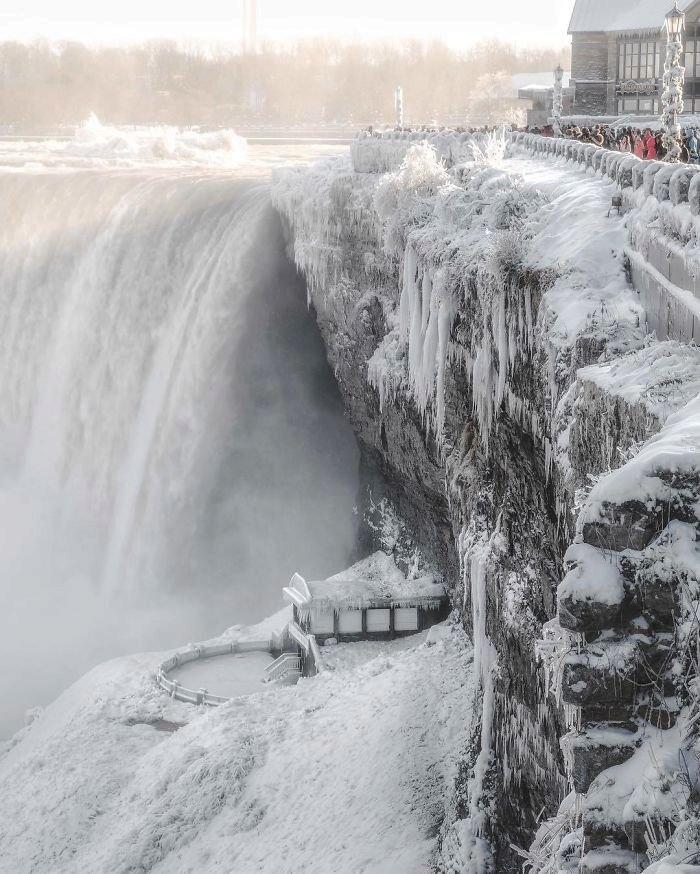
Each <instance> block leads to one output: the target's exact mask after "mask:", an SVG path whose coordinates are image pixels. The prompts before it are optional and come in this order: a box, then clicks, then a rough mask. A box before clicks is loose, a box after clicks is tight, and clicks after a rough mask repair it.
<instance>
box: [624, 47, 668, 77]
mask: <svg viewBox="0 0 700 874" xmlns="http://www.w3.org/2000/svg"><path fill="white" fill-rule="evenodd" d="M660 66H661V53H660V46H659V44H658V43H657V42H655V41H654V40H643V41H640V42H636V41H635V42H621V43H620V44H619V46H618V78H619V79H621V80H623V81H634V82H637V81H645V80H648V79H655V78H656V77H657V76H658V75H659V70H660Z"/></svg>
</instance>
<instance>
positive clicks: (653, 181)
mask: <svg viewBox="0 0 700 874" xmlns="http://www.w3.org/2000/svg"><path fill="white" fill-rule="evenodd" d="M508 136H509V137H510V139H511V141H512V143H513V145H514V146H515V147H516V148H521V149H525V150H526V151H528V152H530V153H531V154H533V155H537V156H541V157H551V158H564V159H565V160H566V161H567V162H569V163H571V164H572V165H576V164H578V165H580V166H581V167H585V168H590V169H592V170H593V172H594V173H596V174H597V175H598V176H601V177H607V178H608V179H610V180H611V181H613V182H616V183H617V184H618V185H619V186H620V188H621V189H622V190H623V192H624V191H625V189H629V190H630V191H637V190H638V189H640V188H643V189H644V194H645V195H647V196H652V195H653V196H654V197H656V198H657V200H659V201H670V202H671V204H673V205H674V206H678V205H680V204H683V203H688V204H690V209H691V212H692V214H693V215H700V167H698V166H694V165H692V164H668V163H666V162H665V161H645V160H644V159H642V158H638V157H637V156H636V155H630V154H629V153H628V152H613V151H611V150H610V149H605V148H602V147H600V146H595V145H593V144H592V143H581V142H579V141H578V140H567V139H559V138H553V137H543V136H539V135H538V134H524V133H514V134H508Z"/></svg>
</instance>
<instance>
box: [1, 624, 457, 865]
mask: <svg viewBox="0 0 700 874" xmlns="http://www.w3.org/2000/svg"><path fill="white" fill-rule="evenodd" d="M412 644H413V645H411V646H409V644H408V643H407V642H405V641H401V642H400V645H398V644H397V645H387V646H385V647H381V646H377V647H376V650H375V651H373V652H367V655H368V658H367V659H366V660H365V659H362V660H359V661H362V663H361V664H358V665H357V666H356V667H351V666H349V665H346V668H347V669H345V670H342V671H341V670H337V671H328V672H327V673H325V674H323V675H321V676H319V677H317V678H315V679H313V680H302V681H301V682H300V683H299V684H298V685H297V686H295V687H284V688H273V689H265V690H264V691H262V692H260V693H259V694H254V695H250V696H249V697H247V698H243V699H239V700H238V701H234V702H231V703H230V704H228V705H226V706H224V707H222V708H220V709H218V710H206V709H198V708H196V707H189V706H187V705H184V704H179V703H177V702H172V701H170V700H169V699H168V698H167V697H166V696H165V695H163V694H162V693H161V692H160V691H159V690H158V689H157V688H156V686H155V684H154V682H153V678H152V670H153V668H154V667H155V665H156V664H157V663H158V660H159V658H158V656H138V657H133V658H128V659H120V660H118V661H114V662H111V663H108V664H106V665H103V666H101V667H99V668H97V669H96V670H94V671H93V672H91V673H90V674H88V675H87V676H86V677H85V678H83V679H82V680H81V681H80V682H79V683H77V684H76V685H74V686H73V687H72V688H71V689H69V690H68V691H67V692H66V693H65V694H64V695H62V696H61V698H59V699H58V700H57V701H56V702H55V703H54V704H53V705H51V706H50V707H49V708H47V710H46V711H44V712H43V714H40V715H38V716H37V718H36V719H35V721H34V722H33V723H32V725H31V726H30V727H29V728H27V729H25V730H24V732H23V733H22V734H21V735H19V736H18V737H17V738H15V741H14V743H13V744H11V745H10V746H9V747H8V748H7V749H6V750H5V751H4V754H3V753H0V785H2V787H3V791H2V793H0V846H1V847H2V855H1V856H0V872H2V874H25V872H27V874H28V872H32V874H76V872H90V874H128V872H129V874H130V872H157V874H186V872H187V874H195V872H196V874H207V872H220V871H227V872H237V874H254V872H255V874H299V872H302V871H303V872H305V874H328V872H331V871H332V872H334V874H380V872H381V874H418V872H427V871H428V870H430V869H429V867H428V865H429V862H430V859H431V857H432V854H433V852H434V850H435V844H436V834H437V832H438V830H439V828H440V825H441V822H442V819H443V815H444V811H445V804H446V803H448V802H446V799H449V797H450V789H451V786H452V782H453V777H454V771H455V760H456V757H457V755H458V754H459V753H460V752H461V751H462V749H463V747H464V744H465V743H466V737H467V733H468V731H469V727H470V726H469V719H468V718H467V716H468V713H469V706H470V701H471V695H472V686H471V670H470V664H471V652H470V649H469V647H468V645H467V642H466V640H465V638H464V635H463V633H462V632H461V631H459V630H454V631H452V633H451V634H450V635H448V637H447V639H445V640H439V641H438V642H437V643H435V644H434V645H432V646H427V645H426V644H425V637H424V636H423V635H420V636H417V637H416V638H414V640H413V641H412ZM339 651H340V650H339ZM158 719H165V720H168V721H169V722H171V723H176V724H178V723H179V724H182V727H181V728H180V729H179V730H178V731H175V732H174V733H168V732H163V731H158V730H156V729H155V728H154V727H152V726H151V725H150V724H149V723H153V722H154V721H155V720H158Z"/></svg>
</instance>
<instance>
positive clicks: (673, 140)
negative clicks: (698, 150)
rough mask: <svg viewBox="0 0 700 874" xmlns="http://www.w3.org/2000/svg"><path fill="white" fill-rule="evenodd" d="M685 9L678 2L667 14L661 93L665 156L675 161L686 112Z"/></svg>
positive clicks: (678, 157) (679, 151)
mask: <svg viewBox="0 0 700 874" xmlns="http://www.w3.org/2000/svg"><path fill="white" fill-rule="evenodd" d="M684 29H685V13H683V12H681V10H680V9H679V8H678V3H676V5H675V6H674V7H673V9H672V10H671V11H670V12H669V13H668V15H667V16H666V63H665V64H664V90H663V94H662V95H661V104H662V115H661V124H662V125H663V135H662V141H663V145H664V148H665V150H666V155H665V159H666V160H667V161H670V162H671V163H672V164H675V163H677V162H678V161H680V159H681V135H682V134H681V126H680V124H679V122H678V116H679V115H681V113H682V112H683V84H684V82H685V66H684V65H683V64H682V63H681V55H682V54H683V30H684Z"/></svg>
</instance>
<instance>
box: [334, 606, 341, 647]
mask: <svg viewBox="0 0 700 874" xmlns="http://www.w3.org/2000/svg"><path fill="white" fill-rule="evenodd" d="M339 634H340V613H339V612H338V611H337V610H334V611H333V637H335V639H336V640H338V635H339Z"/></svg>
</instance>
